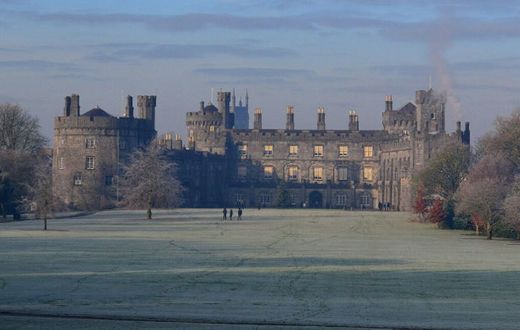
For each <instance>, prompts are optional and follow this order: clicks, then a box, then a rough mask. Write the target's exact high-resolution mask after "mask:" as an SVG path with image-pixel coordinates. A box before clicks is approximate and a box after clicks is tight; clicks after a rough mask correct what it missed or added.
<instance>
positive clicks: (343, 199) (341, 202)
mask: <svg viewBox="0 0 520 330" xmlns="http://www.w3.org/2000/svg"><path fill="white" fill-rule="evenodd" d="M336 205H337V206H345V205H347V195H346V194H337V195H336Z"/></svg>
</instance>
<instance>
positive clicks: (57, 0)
mask: <svg viewBox="0 0 520 330" xmlns="http://www.w3.org/2000/svg"><path fill="white" fill-rule="evenodd" d="M519 21H520V2H516V1H509V0H507V1H506V0H494V1H487V0H471V1H469V0H468V1H455V0H437V1H426V0H414V1H404V0H392V1H384V0H371V1H363V0H315V1H313V0H263V1H260V0H220V1H217V0H215V1H209V0H198V1H193V0H187V1H170V0H147V1H141V0H76V1H74V0H68V1H61V0H52V1H37V0H0V73H1V75H0V103H7V102H8V103H16V104H19V105H21V106H22V107H24V108H25V109H27V110H28V111H29V112H30V113H31V114H33V115H35V116H37V117H38V118H39V120H40V124H41V126H42V131H43V133H44V134H45V135H46V136H47V137H48V138H49V139H50V138H51V137H52V134H53V132H52V129H53V128H52V126H53V118H54V117H55V116H59V115H61V114H62V113H63V107H64V97H65V96H67V95H71V94H73V93H76V94H80V104H81V111H82V112H83V113H84V112H86V111H88V110H90V109H92V108H94V107H96V106H99V107H101V108H103V109H104V110H106V111H107V112H109V113H111V114H113V115H121V113H122V109H123V101H122V100H123V97H124V96H125V95H133V96H136V95H157V109H156V128H157V129H158V131H159V133H164V132H174V133H177V134H181V135H182V136H183V137H184V136H186V128H185V113H186V112H188V111H197V110H198V107H199V102H200V101H201V100H204V101H205V102H208V101H210V100H211V90H212V89H213V90H214V91H218V90H223V91H230V90H231V89H232V88H235V89H236V93H237V100H239V99H240V97H242V98H243V97H244V96H245V91H246V89H247V90H248V92H249V97H250V115H251V117H252V112H253V109H254V108H255V107H260V108H261V109H262V111H263V125H264V128H283V127H285V112H286V108H287V106H288V105H293V106H294V107H295V123H296V128H297V129H314V128H316V118H317V115H316V109H317V107H319V106H323V107H325V109H326V122H327V128H330V129H346V128H347V118H348V116H347V113H348V112H349V111H352V110H354V111H357V113H358V115H359V118H360V128H361V129H381V128H382V125H381V112H382V111H384V99H385V95H392V96H393V99H394V108H398V107H400V106H402V105H404V104H406V103H407V102H409V101H414V98H415V91H416V90H420V89H428V88H429V87H430V86H431V87H433V89H434V90H439V91H445V92H446V93H447V96H448V104H447V105H446V111H447V113H446V116H447V119H446V121H447V123H446V124H447V128H448V130H453V129H454V128H455V121H457V120H460V121H462V122H465V121H470V122H471V130H472V139H473V142H475V141H477V139H478V138H479V137H481V136H482V135H483V134H485V133H486V132H487V131H489V130H491V129H492V128H493V123H494V120H495V118H496V116H497V115H504V116H505V115H508V114H510V113H511V112H512V111H513V110H515V109H517V108H518V107H519V106H520V24H518V22H519Z"/></svg>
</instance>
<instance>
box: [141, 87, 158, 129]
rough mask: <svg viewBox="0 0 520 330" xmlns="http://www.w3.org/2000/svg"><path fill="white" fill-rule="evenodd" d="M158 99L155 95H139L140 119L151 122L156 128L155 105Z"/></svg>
mask: <svg viewBox="0 0 520 330" xmlns="http://www.w3.org/2000/svg"><path fill="white" fill-rule="evenodd" d="M156 99H157V97H156V96H155V95H138V96H137V109H138V110H139V118H141V119H147V120H150V121H151V122H152V124H153V127H155V105H156Z"/></svg>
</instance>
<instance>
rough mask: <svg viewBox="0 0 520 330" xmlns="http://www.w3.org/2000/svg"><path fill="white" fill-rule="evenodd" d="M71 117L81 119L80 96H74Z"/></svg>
mask: <svg viewBox="0 0 520 330" xmlns="http://www.w3.org/2000/svg"><path fill="white" fill-rule="evenodd" d="M70 115H71V116H72V117H79V95H78V94H72V96H71V103H70Z"/></svg>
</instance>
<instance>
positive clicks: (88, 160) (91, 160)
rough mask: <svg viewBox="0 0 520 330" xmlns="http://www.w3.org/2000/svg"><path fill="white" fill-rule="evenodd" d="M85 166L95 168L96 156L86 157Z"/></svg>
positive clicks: (89, 168) (90, 168)
mask: <svg viewBox="0 0 520 330" xmlns="http://www.w3.org/2000/svg"><path fill="white" fill-rule="evenodd" d="M85 168H86V169H87V170H93V169H94V157H93V156H87V158H86V159H85Z"/></svg>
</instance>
